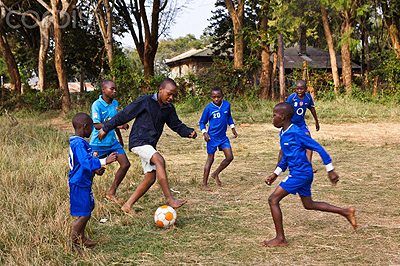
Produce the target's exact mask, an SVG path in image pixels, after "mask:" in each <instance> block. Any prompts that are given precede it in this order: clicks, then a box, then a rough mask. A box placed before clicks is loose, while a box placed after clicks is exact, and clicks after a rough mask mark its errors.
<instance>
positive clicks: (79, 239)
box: [70, 215, 90, 252]
mask: <svg viewBox="0 0 400 266" xmlns="http://www.w3.org/2000/svg"><path fill="white" fill-rule="evenodd" d="M89 219H90V215H88V216H79V217H78V219H76V221H75V222H74V224H73V226H72V230H71V235H70V237H71V241H72V245H73V247H74V248H76V250H77V251H78V252H80V250H79V247H78V245H79V244H81V243H83V235H84V232H85V227H86V224H87V222H88V221H89Z"/></svg>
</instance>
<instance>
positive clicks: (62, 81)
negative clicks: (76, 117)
mask: <svg viewBox="0 0 400 266" xmlns="http://www.w3.org/2000/svg"><path fill="white" fill-rule="evenodd" d="M51 4H52V13H53V29H54V57H55V58H54V64H55V67H56V71H57V77H58V82H59V85H60V87H61V89H62V91H63V96H62V105H61V109H62V110H63V111H65V112H66V111H69V110H71V96H70V93H69V88H68V80H67V73H66V71H65V63H64V61H65V60H64V50H63V41H62V35H63V32H62V29H60V14H59V11H58V9H57V4H58V0H51Z"/></svg>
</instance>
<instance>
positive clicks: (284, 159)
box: [278, 153, 288, 172]
mask: <svg viewBox="0 0 400 266" xmlns="http://www.w3.org/2000/svg"><path fill="white" fill-rule="evenodd" d="M278 167H279V168H281V169H282V172H285V171H286V169H287V167H288V163H287V161H286V156H285V155H284V154H283V153H282V160H281V161H280V162H279V164H278Z"/></svg>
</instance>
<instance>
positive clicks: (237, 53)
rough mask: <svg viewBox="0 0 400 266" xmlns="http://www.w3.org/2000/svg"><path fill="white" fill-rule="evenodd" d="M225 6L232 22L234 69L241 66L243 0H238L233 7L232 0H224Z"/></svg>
mask: <svg viewBox="0 0 400 266" xmlns="http://www.w3.org/2000/svg"><path fill="white" fill-rule="evenodd" d="M225 5H226V8H227V9H228V11H229V15H230V16H231V19H232V22H233V32H234V34H235V47H234V55H233V56H234V59H233V60H234V62H233V66H234V67H235V68H236V69H242V68H243V49H244V44H243V33H242V29H243V17H244V0H239V1H238V7H237V9H235V7H234V4H233V2H232V0H225Z"/></svg>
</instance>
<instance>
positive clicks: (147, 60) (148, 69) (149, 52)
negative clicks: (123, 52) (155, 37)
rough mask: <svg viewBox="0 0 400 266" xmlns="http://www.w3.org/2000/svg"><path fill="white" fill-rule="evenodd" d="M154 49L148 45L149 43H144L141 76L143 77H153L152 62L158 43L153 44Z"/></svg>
mask: <svg viewBox="0 0 400 266" xmlns="http://www.w3.org/2000/svg"><path fill="white" fill-rule="evenodd" d="M155 46H156V47H153V46H152V44H150V41H149V42H148V41H146V42H145V46H144V47H145V49H144V56H143V74H144V76H145V77H149V76H153V75H154V60H155V57H156V52H157V47H158V42H157V41H156V43H155Z"/></svg>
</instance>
